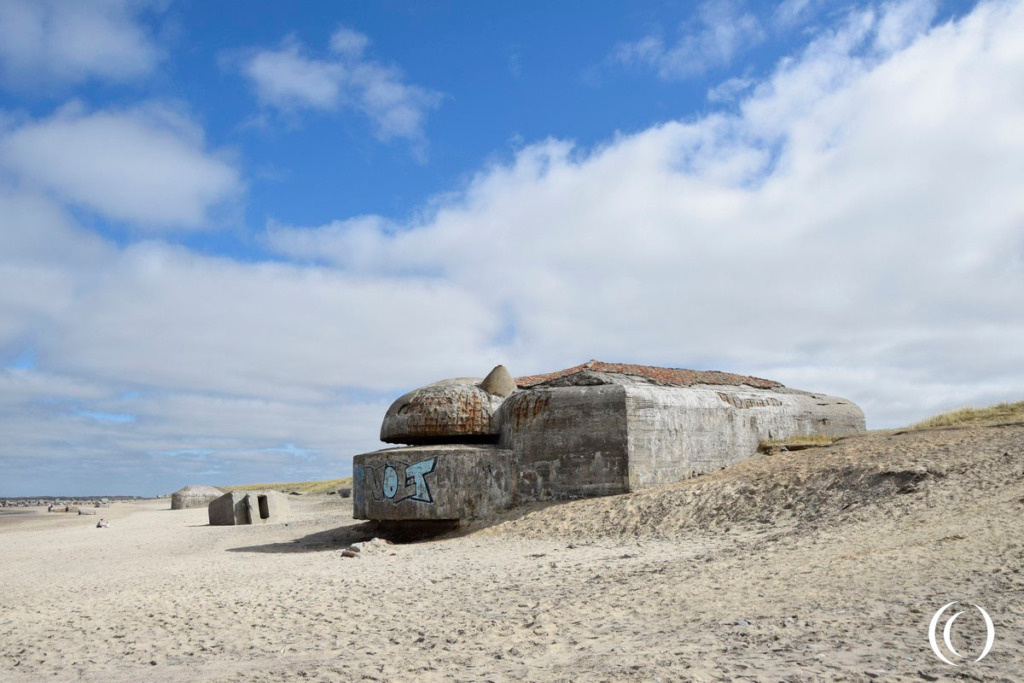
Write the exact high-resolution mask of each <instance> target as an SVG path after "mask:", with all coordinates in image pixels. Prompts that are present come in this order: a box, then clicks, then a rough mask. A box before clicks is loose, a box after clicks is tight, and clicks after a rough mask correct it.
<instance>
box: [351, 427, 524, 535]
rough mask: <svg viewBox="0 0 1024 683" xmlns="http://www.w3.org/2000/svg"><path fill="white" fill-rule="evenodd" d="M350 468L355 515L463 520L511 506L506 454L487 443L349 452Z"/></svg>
mask: <svg viewBox="0 0 1024 683" xmlns="http://www.w3.org/2000/svg"><path fill="white" fill-rule="evenodd" d="M352 470H353V472H352V492H353V499H352V508H353V512H352V516H353V517H354V518H356V519H376V520H440V519H466V518H472V517H485V516H487V515H491V514H493V513H495V512H498V511H500V510H503V509H505V508H507V507H509V506H510V505H511V504H512V492H513V487H514V481H515V467H514V463H513V458H512V452H511V451H509V450H506V449H503V448H498V447H496V446H492V445H470V444H448V445H436V446H411V447H408V448H386V449H384V450H380V451H374V452H372V453H363V454H362V455H357V456H355V458H354V459H353V465H352Z"/></svg>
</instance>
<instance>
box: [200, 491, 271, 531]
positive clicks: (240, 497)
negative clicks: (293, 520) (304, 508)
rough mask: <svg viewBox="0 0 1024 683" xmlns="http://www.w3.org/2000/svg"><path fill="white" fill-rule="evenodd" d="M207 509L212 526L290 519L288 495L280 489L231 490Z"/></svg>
mask: <svg viewBox="0 0 1024 683" xmlns="http://www.w3.org/2000/svg"><path fill="white" fill-rule="evenodd" d="M207 510H208V512H209V515H210V525H211V526H234V525H238V524H274V523H277V522H285V521H287V520H288V512H289V507H288V496H286V495H284V494H283V493H280V492H279V491H230V492H228V493H225V494H224V495H222V496H220V497H219V498H217V499H216V500H214V501H213V502H211V503H210V504H209V506H208V508H207Z"/></svg>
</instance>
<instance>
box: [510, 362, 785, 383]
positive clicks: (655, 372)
mask: <svg viewBox="0 0 1024 683" xmlns="http://www.w3.org/2000/svg"><path fill="white" fill-rule="evenodd" d="M585 370H590V371H592V372H610V373H618V374H621V375H636V376H638V377H646V378H647V379H649V380H652V381H654V382H658V383H659V384H671V385H674V386H679V387H689V386H693V385H695V384H730V385H740V384H746V385H747V386H751V387H756V388H758V389H776V388H778V387H781V386H783V385H782V384H780V383H779V382H773V381H772V380H770V379H762V378H760V377H750V376H748V375H735V374H733V373H731V372H719V371H718V370H684V369H682V368H659V367H655V366H652V365H633V364H631V363H602V362H601V361H599V360H591V361H588V362H586V363H583V364H582V365H576V366H573V367H571V368H566V369H565V370H558V371H556V372H548V373H544V374H542V375H530V376H528V377H517V378H516V385H517V386H518V387H519V388H521V389H525V388H527V387H532V386H536V385H538V384H543V383H544V382H549V381H551V380H553V379H559V378H561V377H568V376H569V375H574V374H576V373H577V372H583V371H585Z"/></svg>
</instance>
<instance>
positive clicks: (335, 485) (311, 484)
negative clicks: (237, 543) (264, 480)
mask: <svg viewBox="0 0 1024 683" xmlns="http://www.w3.org/2000/svg"><path fill="white" fill-rule="evenodd" d="M342 486H352V477H348V478H347V479H327V480H326V481H286V482H278V483H276V484H236V485H234V486H218V487H217V488H219V489H220V490H222V491H258V490H260V489H270V490H272V491H281V492H282V493H290V492H291V491H299V492H300V493H314V494H315V493H327V492H328V491H334V490H335V489H339V488H341V487H342Z"/></svg>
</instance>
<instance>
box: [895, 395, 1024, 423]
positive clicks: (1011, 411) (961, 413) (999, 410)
mask: <svg viewBox="0 0 1024 683" xmlns="http://www.w3.org/2000/svg"><path fill="white" fill-rule="evenodd" d="M1006 422H1024V401H1017V402H1016V403H1000V404H998V405H994V406H989V407H987V408H958V409H957V410H951V411H949V412H948V413H942V414H940V415H935V416H934V417H929V418H928V419H927V420H922V421H921V422H918V423H917V424H914V425H911V426H910V428H911V429H928V428H929V427H952V426H956V425H984V424H1002V423H1006Z"/></svg>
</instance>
